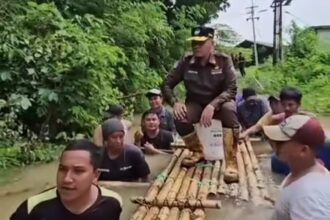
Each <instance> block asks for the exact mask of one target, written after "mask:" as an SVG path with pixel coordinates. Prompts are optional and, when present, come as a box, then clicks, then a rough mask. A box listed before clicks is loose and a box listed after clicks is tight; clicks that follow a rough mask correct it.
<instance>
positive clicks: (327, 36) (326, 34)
mask: <svg viewBox="0 0 330 220" xmlns="http://www.w3.org/2000/svg"><path fill="white" fill-rule="evenodd" d="M317 35H318V36H319V38H320V39H321V40H322V41H324V42H326V43H329V44H330V29H320V30H317Z"/></svg>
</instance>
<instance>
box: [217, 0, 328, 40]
mask: <svg viewBox="0 0 330 220" xmlns="http://www.w3.org/2000/svg"><path fill="white" fill-rule="evenodd" d="M251 1H252V0H229V2H230V5H231V6H230V8H228V9H227V11H226V12H220V14H219V18H217V19H216V20H215V21H213V22H212V23H223V24H228V25H230V26H231V27H232V28H233V29H234V30H235V31H237V32H238V33H239V34H241V35H242V36H243V37H244V38H246V39H251V40H252V39H253V38H252V36H253V35H252V24H251V21H249V22H247V21H246V18H247V17H249V15H247V14H246V13H247V12H248V9H246V8H247V7H249V6H251ZM272 2H273V0H254V3H255V5H258V6H259V7H258V8H257V9H256V16H258V17H260V19H259V20H258V21H256V35H257V40H259V41H264V42H272V39H273V19H274V14H273V10H272V9H271V8H270V7H269V6H270V5H271V3H272ZM264 9H268V11H266V12H262V13H258V11H260V10H264ZM283 10H284V11H288V12H289V14H288V13H284V14H283V16H284V17H283V27H284V30H288V27H289V26H290V24H291V21H292V20H294V21H295V22H296V23H297V24H298V25H302V26H315V25H330V0H293V1H292V3H291V5H290V6H286V7H284V8H283Z"/></svg>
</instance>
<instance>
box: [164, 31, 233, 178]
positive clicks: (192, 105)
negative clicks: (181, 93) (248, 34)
mask: <svg viewBox="0 0 330 220" xmlns="http://www.w3.org/2000/svg"><path fill="white" fill-rule="evenodd" d="M214 35H215V31H214V29H212V28H208V27H196V28H193V29H192V37H191V38H190V39H189V40H191V42H192V49H193V54H192V55H187V56H185V57H184V58H183V59H182V60H180V61H179V62H178V63H177V66H176V67H175V68H174V70H173V71H172V72H170V73H169V74H168V76H167V77H166V79H165V81H164V83H163V87H162V91H163V95H164V99H165V101H167V102H168V103H169V104H170V105H171V106H173V113H174V118H175V126H176V129H177V132H178V133H179V134H180V136H181V137H182V138H183V140H184V142H185V144H186V146H187V147H188V148H190V150H192V151H194V155H193V156H192V157H191V158H186V159H185V160H184V161H183V165H186V166H192V165H194V164H195V163H196V162H198V161H200V160H201V159H202V158H203V146H202V145H201V144H200V142H199V140H198V137H197V134H196V132H195V130H194V127H193V123H197V122H200V123H201V124H202V125H204V126H210V125H211V121H212V118H214V119H218V120H221V121H222V124H223V127H224V129H223V133H224V145H225V156H226V161H227V162H226V172H225V179H226V181H227V182H235V181H237V180H238V173H237V163H236V151H237V140H238V135H239V122H238V118H237V113H236V104H235V96H236V92H237V85H236V75H235V70H234V67H233V63H232V60H231V58H230V57H229V56H227V55H224V54H220V53H216V52H215V42H214ZM182 81H183V83H184V86H185V88H186V101H185V103H181V102H179V100H178V99H177V98H176V97H175V95H174V93H173V89H174V88H175V86H176V85H177V84H179V83H180V82H182Z"/></svg>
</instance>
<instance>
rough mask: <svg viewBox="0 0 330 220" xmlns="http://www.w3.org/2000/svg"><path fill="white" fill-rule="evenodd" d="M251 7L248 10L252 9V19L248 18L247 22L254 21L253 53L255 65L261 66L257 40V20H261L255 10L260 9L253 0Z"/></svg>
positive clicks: (250, 12)
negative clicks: (256, 15)
mask: <svg viewBox="0 0 330 220" xmlns="http://www.w3.org/2000/svg"><path fill="white" fill-rule="evenodd" d="M251 3H252V5H251V7H248V8H247V9H250V11H249V12H248V14H250V17H248V18H247V19H246V20H247V21H249V20H251V21H252V32H253V51H254V61H255V65H256V66H258V65H259V58H258V48H257V39H256V28H255V22H254V21H255V20H259V17H255V11H254V10H255V9H256V8H257V7H258V6H257V5H254V1H253V0H251Z"/></svg>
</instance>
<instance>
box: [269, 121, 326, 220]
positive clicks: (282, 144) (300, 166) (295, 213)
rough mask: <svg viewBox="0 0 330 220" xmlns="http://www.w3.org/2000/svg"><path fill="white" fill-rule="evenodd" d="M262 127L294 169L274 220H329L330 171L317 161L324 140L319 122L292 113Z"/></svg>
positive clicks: (282, 158)
mask: <svg viewBox="0 0 330 220" xmlns="http://www.w3.org/2000/svg"><path fill="white" fill-rule="evenodd" d="M263 129H264V132H265V134H266V136H267V137H268V138H269V139H270V140H271V141H274V146H275V148H276V153H277V155H278V156H279V158H280V159H281V160H283V161H285V162H287V163H288V165H289V167H290V170H291V173H290V174H289V175H288V176H287V177H286V178H285V180H284V181H283V183H282V191H281V194H280V197H279V199H278V201H277V202H276V207H275V213H274V219H275V220H329V219H330V174H329V171H328V170H327V169H326V168H325V167H323V166H322V165H321V164H319V163H318V162H316V152H317V149H316V148H317V146H319V145H320V144H322V143H324V140H325V134H324V131H323V128H322V127H321V125H320V123H319V121H318V120H317V119H316V118H312V117H310V116H307V115H293V116H290V117H288V118H287V119H285V120H284V121H283V122H282V123H281V124H279V125H275V126H264V127H263Z"/></svg>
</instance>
